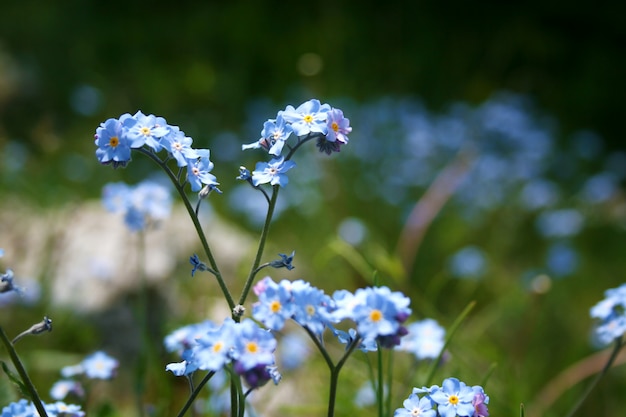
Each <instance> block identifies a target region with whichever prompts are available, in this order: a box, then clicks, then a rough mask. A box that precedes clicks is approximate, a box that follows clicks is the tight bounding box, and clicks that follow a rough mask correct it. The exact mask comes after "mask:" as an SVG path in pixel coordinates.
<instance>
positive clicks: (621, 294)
mask: <svg viewBox="0 0 626 417" xmlns="http://www.w3.org/2000/svg"><path fill="white" fill-rule="evenodd" d="M604 295H605V297H606V298H605V299H604V300H602V301H600V302H598V303H597V304H596V305H595V306H593V307H592V308H591V311H590V314H591V317H593V318H595V319H598V321H599V323H598V325H597V327H596V336H597V338H598V339H599V341H600V342H602V343H604V344H608V343H611V342H612V341H613V340H615V339H616V338H619V337H622V335H623V334H624V333H625V332H626V284H622V285H621V286H619V287H617V288H612V289H609V290H607V291H606V292H605V293H604Z"/></svg>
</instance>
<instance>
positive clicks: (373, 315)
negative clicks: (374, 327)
mask: <svg viewBox="0 0 626 417" xmlns="http://www.w3.org/2000/svg"><path fill="white" fill-rule="evenodd" d="M382 318H383V313H382V312H381V311H380V310H375V309H374V310H372V311H371V312H370V320H372V321H380V319H382Z"/></svg>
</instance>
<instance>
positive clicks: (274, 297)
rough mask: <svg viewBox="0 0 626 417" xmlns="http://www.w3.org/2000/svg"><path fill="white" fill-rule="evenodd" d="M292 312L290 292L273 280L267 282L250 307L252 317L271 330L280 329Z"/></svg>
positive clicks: (292, 305)
mask: <svg viewBox="0 0 626 417" xmlns="http://www.w3.org/2000/svg"><path fill="white" fill-rule="evenodd" d="M294 312H295V305H294V303H293V302H292V301H291V293H290V292H289V291H288V290H287V289H286V288H285V287H284V286H281V285H278V284H276V283H275V282H274V281H271V282H268V286H267V287H266V288H265V290H264V291H263V292H262V293H261V294H260V295H259V301H258V302H257V303H255V304H254V305H253V307H252V315H253V316H254V318H255V319H257V320H259V321H260V322H261V323H263V324H264V325H265V326H267V327H268V328H270V329H272V330H281V329H282V328H283V326H284V325H285V321H286V320H288V319H290V318H291V317H292V316H293V314H294Z"/></svg>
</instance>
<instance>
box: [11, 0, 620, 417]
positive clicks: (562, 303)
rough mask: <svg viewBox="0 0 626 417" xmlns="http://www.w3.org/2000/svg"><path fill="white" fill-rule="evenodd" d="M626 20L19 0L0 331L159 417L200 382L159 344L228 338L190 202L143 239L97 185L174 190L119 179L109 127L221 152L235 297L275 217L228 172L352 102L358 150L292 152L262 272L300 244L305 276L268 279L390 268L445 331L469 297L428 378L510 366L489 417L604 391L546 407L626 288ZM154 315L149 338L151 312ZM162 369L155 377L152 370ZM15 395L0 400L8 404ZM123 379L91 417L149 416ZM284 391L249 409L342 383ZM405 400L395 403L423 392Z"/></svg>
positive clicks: (212, 221) (455, 5) (610, 402)
mask: <svg viewBox="0 0 626 417" xmlns="http://www.w3.org/2000/svg"><path fill="white" fill-rule="evenodd" d="M624 9H625V8H624V5H623V4H620V3H618V2H611V3H608V4H606V5H604V6H603V7H592V8H589V7H588V6H587V5H583V4H580V5H579V4H577V3H571V2H549V3H546V2H525V3H524V4H507V5H504V4H501V3H497V2H479V3H466V2H461V1H456V2H452V3H450V2H448V3H446V4H442V3H441V2H435V1H414V2H411V1H393V0H392V1H388V2H385V3H384V4H380V3H375V2H324V1H322V2H317V3H314V4H308V3H301V4H300V3H299V4H286V3H285V2H279V1H261V2H247V1H230V2H217V1H206V2H184V1H183V2H177V3H176V4H172V3H171V2H160V1H155V2H151V3H150V4H141V3H139V2H137V3H135V2H131V3H129V2H118V1H115V0H113V1H109V2H106V3H103V2H99V3H98V2H90V1H84V0H82V1H79V0H68V1H65V2H63V4H62V5H60V4H54V2H40V1H31V0H23V1H14V0H8V1H4V2H2V5H0V248H2V249H4V256H3V257H2V258H0V270H2V271H4V270H5V269H7V268H11V269H13V270H14V272H15V275H16V283H17V284H18V285H21V286H23V287H25V288H26V289H27V291H26V293H25V295H24V296H23V297H21V298H20V297H14V296H11V295H6V294H0V297H2V298H0V305H1V307H0V308H1V309H2V315H1V316H2V323H0V325H2V326H3V328H5V329H6V330H7V332H8V333H11V334H17V333H19V332H20V331H21V330H23V329H25V328H27V327H29V326H30V325H31V324H32V323H34V322H36V321H39V320H40V319H41V317H42V316H43V315H44V314H47V315H49V316H51V317H52V318H53V320H54V332H53V333H52V334H50V335H45V336H43V337H40V338H38V339H33V340H27V339H25V340H24V341H22V342H20V344H22V343H23V346H21V347H20V349H22V351H23V355H24V357H25V361H26V362H27V363H28V364H30V368H32V369H35V370H36V371H34V372H35V374H36V377H37V380H39V381H42V382H41V387H40V388H39V389H40V391H43V392H46V390H47V389H48V388H47V387H48V386H49V385H51V384H52V382H54V381H55V380H56V379H58V368H59V367H60V366H63V365H69V364H72V363H74V362H77V361H79V360H80V358H82V356H84V355H85V354H87V353H89V352H91V351H92V350H95V349H104V350H106V351H107V352H109V353H111V354H113V355H115V356H117V357H118V358H119V359H120V361H121V363H122V368H121V370H120V376H119V378H121V379H122V382H124V381H126V382H129V383H131V385H132V383H133V378H134V377H133V375H137V374H141V375H144V379H146V380H147V381H148V383H147V388H146V392H147V394H146V402H148V403H151V404H153V407H154V412H155V413H156V415H172V414H174V413H175V412H176V411H177V410H178V409H179V407H180V405H181V404H182V403H183V402H184V399H185V395H186V383H185V381H182V380H177V379H176V378H174V377H173V376H172V375H170V374H165V373H164V371H163V368H164V366H165V364H166V363H168V362H173V361H177V360H178V358H176V357H175V356H174V355H172V354H168V353H167V352H164V350H163V348H162V347H161V341H162V339H163V337H164V336H165V335H166V334H167V333H169V332H171V331H173V330H174V329H176V328H177V327H179V326H182V325H184V324H188V323H191V322H197V321H201V320H204V319H205V318H206V317H208V316H211V315H214V316H215V317H216V320H218V321H221V318H222V317H223V316H224V311H223V310H224V308H225V303H224V302H223V301H221V300H220V299H219V297H218V293H217V290H216V287H215V286H214V285H213V283H211V282H210V280H208V279H207V276H205V275H203V276H201V277H200V279H198V277H196V278H194V279H193V280H191V278H190V276H189V268H190V266H189V264H188V262H187V260H188V257H189V256H190V255H191V254H192V253H194V251H198V250H199V245H198V242H197V240H196V238H195V236H194V234H193V233H194V232H193V229H192V228H191V222H190V221H189V220H188V219H187V218H185V214H184V213H183V209H182V207H181V205H180V203H179V200H178V199H177V198H176V197H175V196H173V200H174V206H173V208H172V210H171V217H170V218H169V219H166V220H162V221H161V222H160V227H159V228H158V229H156V230H147V231H145V232H144V233H143V234H137V233H133V232H130V231H128V230H126V229H125V228H124V225H123V220H122V219H121V218H120V217H119V216H117V217H116V216H115V215H114V214H111V213H108V212H107V211H106V210H105V209H104V208H103V207H102V203H101V202H100V198H101V195H102V188H103V186H104V185H105V184H107V183H109V182H119V181H125V182H127V183H129V184H136V183H138V182H140V181H142V180H144V179H146V178H156V179H157V180H159V176H158V172H157V171H156V169H157V167H156V166H155V165H154V164H152V163H151V161H149V160H147V158H143V157H142V156H141V155H134V156H133V161H132V162H131V163H130V164H129V166H128V167H127V168H125V169H117V170H114V169H112V168H111V167H105V166H100V165H99V164H98V162H97V160H96V158H95V156H94V151H95V146H94V143H93V135H94V132H95V129H96V127H97V126H98V125H99V123H101V122H102V121H104V120H106V119H107V118H110V117H119V116H120V115H121V114H122V113H126V112H129V113H132V114H134V113H135V112H136V111H137V110H142V111H143V112H144V113H146V114H149V113H153V114H156V115H158V116H163V117H165V118H166V119H167V121H168V122H169V123H170V124H173V125H178V126H180V127H181V129H182V130H184V131H185V132H186V134H187V135H188V136H191V137H192V138H193V139H194V146H195V147H198V148H205V147H208V148H210V149H211V159H212V161H213V162H214V163H215V168H214V170H213V173H214V174H215V175H216V176H217V178H218V180H219V181H220V183H221V189H222V190H223V191H224V194H223V195H212V196H211V198H210V200H209V204H208V205H206V206H205V207H204V208H205V212H204V213H203V215H204V219H206V222H207V230H208V234H209V236H210V239H211V240H212V242H214V246H215V247H216V252H218V255H220V256H221V257H222V259H224V261H223V262H224V264H225V267H224V269H225V271H226V273H227V276H228V279H229V282H230V284H231V285H232V286H233V288H235V289H239V288H240V286H241V285H242V283H241V282H240V281H241V279H243V278H241V279H239V280H238V278H239V277H245V275H246V273H247V270H248V268H249V263H248V262H249V261H248V260H249V259H252V258H251V256H252V254H253V253H254V244H255V241H256V236H257V233H258V230H259V227H260V224H261V223H260V222H262V220H263V217H262V216H263V215H264V213H263V210H259V204H262V201H261V203H259V199H258V197H259V196H258V195H256V194H254V193H253V192H252V191H251V190H250V189H249V188H248V187H244V186H242V184H241V183H238V182H237V181H236V180H235V177H236V176H237V175H238V167H239V166H240V165H246V166H247V167H248V168H253V167H254V164H255V162H256V161H259V160H265V159H266V155H264V154H263V153H262V152H260V151H259V152H255V151H246V152H245V153H242V152H241V151H240V149H241V145H242V144H245V143H250V142H254V141H256V140H257V139H258V138H259V134H260V131H261V129H262V125H263V122H264V121H265V120H267V119H269V118H274V117H275V116H276V112H277V111H278V110H282V109H284V108H285V106H286V105H288V104H291V105H294V106H297V105H299V104H300V103H302V102H304V101H306V100H308V99H310V98H319V99H320V100H321V101H322V102H326V103H329V104H331V105H332V106H334V107H339V108H341V109H343V111H344V114H345V115H346V117H348V118H349V119H350V120H351V125H352V127H353V133H352V134H351V135H350V143H349V144H348V145H347V146H345V147H344V148H343V149H342V151H341V152H340V153H339V154H334V155H332V156H331V157H328V156H326V155H324V154H320V153H318V152H317V151H316V150H315V149H313V146H311V147H310V148H309V149H303V150H301V151H299V153H298V154H297V155H296V163H297V164H298V167H297V169H295V170H293V171H291V172H290V175H289V176H290V183H289V186H288V187H286V188H285V189H284V190H283V191H281V196H280V204H279V209H278V212H277V216H276V221H275V224H274V225H273V228H272V234H271V237H270V242H269V247H268V249H267V251H266V255H265V257H266V258H268V259H267V260H270V258H271V257H272V256H275V254H277V253H279V252H280V253H290V252H291V251H292V250H294V249H295V250H296V253H297V255H296V260H295V265H296V266H297V268H296V269H295V270H294V271H291V272H283V271H278V272H276V273H272V276H274V278H275V279H281V278H288V279H297V278H303V279H305V280H307V281H310V282H311V283H312V284H313V285H316V286H317V287H319V288H322V289H324V290H325V291H326V292H327V293H329V294H330V293H332V291H334V290H337V289H341V288H347V289H351V290H354V289H355V288H358V287H361V286H364V285H370V284H372V277H373V271H377V274H378V277H379V279H380V281H381V282H382V283H383V284H385V285H388V286H390V287H392V288H393V289H394V290H401V291H404V292H405V293H406V294H407V295H409V296H410V297H411V298H412V300H413V304H412V306H413V311H414V316H415V317H414V318H415V319H421V318H425V317H430V318H434V319H436V320H437V321H438V322H439V323H440V324H441V325H443V326H444V327H447V326H449V325H450V324H451V323H452V322H453V321H454V319H455V318H456V317H457V316H458V314H460V312H461V311H462V310H463V308H464V307H465V306H466V305H467V304H468V303H469V302H470V301H472V300H475V301H477V304H476V307H475V309H474V310H473V311H472V314H471V315H470V317H469V318H468V319H467V321H466V322H465V324H464V325H463V326H462V327H461V329H460V330H459V332H458V334H457V335H456V336H455V338H454V339H453V341H452V344H451V345H450V347H449V360H448V362H447V363H446V364H445V365H444V366H442V368H441V369H440V370H439V371H438V374H437V375H438V379H437V380H436V381H435V383H441V381H442V380H443V379H444V378H445V377H448V376H456V377H458V378H460V379H461V380H464V381H465V382H467V383H468V384H478V383H480V382H482V381H483V378H484V377H485V375H486V374H487V372H488V370H489V368H490V366H491V365H492V364H494V363H497V366H496V368H495V370H494V371H493V374H492V375H491V377H490V379H489V380H488V381H487V383H486V385H485V389H486V391H487V392H488V393H489V394H490V395H491V404H490V409H491V410H492V414H493V415H496V414H499V415H505V414H506V415H516V413H518V412H519V411H518V410H519V404H520V403H525V404H526V408H527V415H546V416H558V415H564V413H565V412H566V411H567V410H568V409H569V407H570V406H571V405H572V403H573V402H574V401H575V400H576V399H577V398H578V396H579V395H580V394H581V393H582V390H583V388H584V382H588V381H587V380H586V379H585V378H586V377H587V376H588V374H586V373H585V372H584V371H582V370H580V369H578V371H579V372H578V373H576V372H574V373H573V375H575V377H569V379H568V380H569V382H570V384H565V386H561V385H559V386H557V388H556V391H557V395H556V397H554V398H549V395H548V394H547V392H548V391H549V387H552V388H554V387H555V386H556V385H558V384H556V383H555V382H554V380H555V378H557V376H558V375H559V374H560V373H561V372H562V371H563V370H564V369H566V368H567V367H569V366H570V365H573V364H575V363H576V362H577V361H579V360H582V359H584V358H587V357H589V356H590V355H593V354H594V353H596V352H597V351H598V350H599V346H598V345H597V343H594V341H593V338H592V328H593V322H592V320H591V319H590V318H589V308H590V307H591V306H593V305H594V304H595V303H596V302H598V301H600V300H601V299H602V298H603V293H604V291H605V290H606V289H608V288H614V287H617V286H618V285H620V284H621V283H623V282H624V270H625V267H626V257H625V256H624V253H625V248H626V244H625V243H624V242H625V239H626V199H625V194H624V190H625V181H626V143H625V142H624V138H623V120H624V111H623V108H624V106H623V98H624V97H625V96H626V83H624V81H623V76H624V74H625V73H626V54H625V52H626V51H625V47H626V30H625V29H624V28H625V27H626V22H625V18H624V16H626V15H625V12H626V10H624ZM209 206H210V207H209ZM259 215H260V216H261V217H259ZM142 242H144V243H142ZM218 261H219V258H218ZM129 265H133V266H132V267H131V266H129ZM139 276H143V277H144V278H145V279H143V278H142V279H139V278H138V277H139ZM142 288H143V289H142ZM235 292H236V291H235ZM142 294H143V295H146V294H147V296H146V297H144V296H143V295H142ZM141 300H143V301H141ZM146 300H147V301H146ZM253 301H254V300H250V302H253ZM138 306H143V307H138ZM146 306H147V308H148V311H149V318H150V319H149V320H148V322H149V323H148V327H149V329H150V331H149V332H148V335H147V336H146V335H145V334H144V332H142V331H140V330H138V328H139V327H141V326H140V325H139V322H138V319H137V317H138V313H137V310H138V309H143V308H146ZM226 314H227V313H226ZM139 316H141V315H139ZM142 335H143V336H142ZM146 337H148V339H146ZM150 338H151V339H150ZM27 345H28V346H27ZM147 346H150V347H149V348H148V347H147ZM22 351H20V353H22ZM141 352H144V353H141ZM145 352H149V353H145ZM142 355H144V356H142ZM145 355H147V356H148V357H149V358H151V361H150V362H149V363H150V366H149V368H150V369H148V370H145V369H139V370H137V369H136V368H141V366H139V365H137V366H136V364H137V363H138V362H142V361H143V360H144V359H145ZM141 358H143V359H141ZM310 360H311V361H317V360H319V358H318V357H316V356H315V355H312V359H310ZM396 363H401V359H396ZM359 364H360V362H359V361H358V360H355V364H354V365H352V366H351V367H350V368H349V369H347V370H346V371H345V372H347V373H349V372H352V373H353V375H354V376H355V378H349V379H348V378H347V380H346V381H344V382H345V388H343V389H342V392H341V394H340V395H341V396H342V398H341V401H340V403H339V405H338V407H339V409H338V413H339V414H341V415H344V414H345V415H347V414H348V413H353V412H355V410H356V408H357V407H358V405H357V404H354V402H353V396H354V392H355V390H357V389H358V388H360V384H358V383H357V382H354V381H360V380H361V379H363V380H364V379H366V378H367V374H366V373H365V372H363V373H362V374H361V373H359V372H361V371H359ZM361 365H362V364H361ZM399 366H400V365H399ZM594 366H596V368H593V366H592V369H599V366H601V363H600V364H598V363H596V364H595V365H594ZM419 369H422V368H419V367H418V372H417V375H418V377H416V379H415V380H414V381H413V382H411V383H410V384H411V385H415V386H420V381H419V375H420V373H419ZM399 371H401V369H399ZM142 372H143V374H142ZM360 377H362V378H360ZM124 378H126V379H124ZM307 378H320V379H321V380H322V381H324V378H325V375H319V376H318V375H316V374H315V373H313V376H311V373H310V372H309V373H307V372H304V371H293V375H292V374H289V373H287V374H286V375H285V379H284V380H283V384H285V383H287V384H285V385H287V386H288V387H289V386H291V387H298V386H300V385H298V384H302V385H301V386H303V387H306V386H307ZM135 379H137V378H136V377H135ZM0 381H2V384H1V385H0V387H1V391H0V392H1V393H2V395H0V398H5V399H6V400H5V401H3V402H2V404H5V403H8V402H9V401H10V400H13V399H15V395H16V394H15V393H14V391H12V390H11V387H10V385H9V384H8V382H7V380H6V378H2V379H0ZM122 382H118V383H114V384H110V385H108V386H106V387H103V388H101V389H99V392H100V393H101V394H99V395H100V400H99V402H98V401H95V400H94V402H95V403H97V404H99V405H98V408H97V413H98V414H96V415H117V414H115V413H118V412H119V413H122V412H121V411H119V410H118V411H116V410H115V407H116V404H114V403H113V402H112V401H111V398H118V399H120V398H121V399H122V400H120V402H122V403H124V404H125V405H124V407H126V404H127V403H130V404H131V405H132V400H131V399H129V398H127V396H128V392H127V391H123V390H120V388H119V387H120V386H123V383H122ZM134 384H135V385H134V386H137V381H136V380H135V383H134ZM289 384H291V385H289ZM139 385H140V384H139ZM353 385H354V386H353ZM569 385H571V387H570V386H569ZM272 389H275V388H272V387H267V388H264V390H263V391H262V392H260V393H258V394H259V395H258V398H264V397H265V398H270V397H272V398H274V397H278V399H273V402H272V403H271V407H273V408H271V409H267V410H266V412H265V413H264V412H263V408H262V407H261V410H260V413H261V414H263V415H277V414H276V413H277V412H278V411H277V410H280V412H283V413H284V415H290V413H294V414H295V412H296V411H297V412H298V413H299V415H306V412H305V413H304V414H303V412H302V410H303V409H305V410H312V411H311V414H310V415H319V414H320V412H321V413H323V409H324V407H323V406H320V404H323V398H324V395H325V392H321V393H319V398H317V397H316V396H315V394H314V393H310V392H306V393H304V394H302V399H301V400H300V402H299V404H298V405H297V406H296V405H294V404H293V401H292V399H293V398H294V395H295V394H294V393H292V392H290V393H289V394H288V395H283V397H284V399H283V400H282V401H281V400H280V395H279V394H275V393H274V394H273V393H272ZM396 389H397V390H398V392H396V393H394V395H395V396H396V397H397V400H396V403H397V406H398V407H399V406H400V405H401V401H402V399H404V398H406V396H407V395H408V394H409V391H408V390H406V392H400V391H402V389H404V386H402V388H400V386H399V385H398V386H396ZM624 390H626V380H625V378H624V367H623V366H621V367H616V369H614V370H613V371H612V372H611V373H610V374H609V375H608V376H607V377H606V379H605V380H603V382H602V383H601V384H600V386H599V387H598V388H597V389H596V391H594V394H593V395H592V400H591V401H589V403H588V404H587V405H586V406H585V408H584V409H583V412H582V413H581V415H582V414H583V413H587V414H589V413H592V414H594V415H606V416H611V415H620V412H621V410H623V408H624V406H625V405H626V403H625V400H624V398H623V395H622V393H623V392H624ZM44 398H45V396H44ZM546 398H548V399H546ZM117 406H119V405H117ZM266 406H267V407H270V406H269V405H267V404H266ZM318 406H319V407H320V408H319V409H318V408H316V407H318ZM94 407H95V406H94ZM302 407H303V408H302ZM124 410H126V409H124ZM131 410H132V408H131ZM125 412H126V414H123V413H122V414H120V415H129V414H128V412H131V415H132V411H125ZM94 413H95V411H94ZM371 413H372V415H374V413H375V409H371Z"/></svg>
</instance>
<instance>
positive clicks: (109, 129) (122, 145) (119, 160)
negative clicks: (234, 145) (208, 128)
mask: <svg viewBox="0 0 626 417" xmlns="http://www.w3.org/2000/svg"><path fill="white" fill-rule="evenodd" d="M192 142H193V140H192V139H191V138H190V137H188V136H186V135H185V133H184V132H183V131H182V130H180V128H179V127H178V126H172V125H168V124H167V122H166V121H165V119H164V118H162V117H157V116H154V115H148V116H146V115H145V114H143V113H142V112H141V111H138V112H137V113H135V114H134V115H132V116H131V115H130V114H129V113H125V114H123V115H121V116H120V117H119V118H118V119H114V118H111V119H107V120H106V121H104V122H103V123H101V124H100V126H99V127H98V128H97V129H96V135H95V144H96V146H97V147H98V149H96V157H97V158H98V161H100V163H101V164H104V165H113V167H114V168H117V167H120V166H121V167H125V166H126V165H127V164H128V162H130V160H131V150H132V149H144V150H146V151H147V152H151V153H153V154H155V153H157V152H160V151H161V150H165V151H166V152H167V154H168V158H171V159H174V160H175V161H176V164H177V165H178V167H180V168H183V167H186V168H187V182H189V184H190V185H191V190H192V191H200V190H201V189H202V187H203V185H205V186H207V187H209V188H210V189H214V188H215V187H217V185H219V183H218V182H217V179H216V178H215V176H214V175H213V174H210V172H211V170H212V169H213V163H212V162H211V161H210V159H209V157H210V151H209V150H208V149H194V148H192V147H191V145H192Z"/></svg>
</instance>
